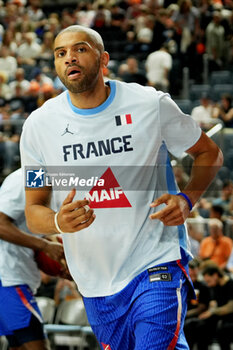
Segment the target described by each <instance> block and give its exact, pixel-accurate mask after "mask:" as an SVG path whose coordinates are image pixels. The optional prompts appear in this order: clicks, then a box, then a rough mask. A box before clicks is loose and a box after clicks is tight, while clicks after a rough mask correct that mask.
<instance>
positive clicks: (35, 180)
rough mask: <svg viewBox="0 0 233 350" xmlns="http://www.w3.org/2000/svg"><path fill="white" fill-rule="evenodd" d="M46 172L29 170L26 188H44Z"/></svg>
mask: <svg viewBox="0 0 233 350" xmlns="http://www.w3.org/2000/svg"><path fill="white" fill-rule="evenodd" d="M44 174H45V172H44V170H42V169H40V170H27V172H26V187H34V188H39V187H44V184H45V182H44Z"/></svg>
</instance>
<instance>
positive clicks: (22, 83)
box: [9, 68, 30, 97]
mask: <svg viewBox="0 0 233 350" xmlns="http://www.w3.org/2000/svg"><path fill="white" fill-rule="evenodd" d="M14 78H15V79H14V80H13V81H11V82H10V83H9V87H10V89H11V91H12V96H13V97H15V96H17V95H18V93H17V88H20V91H21V94H22V96H23V95H24V94H25V93H26V92H27V91H28V89H29V86H30V82H29V81H28V80H27V79H25V72H24V69H23V68H17V69H16V72H15V77H14Z"/></svg>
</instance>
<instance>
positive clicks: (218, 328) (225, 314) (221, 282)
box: [198, 265, 233, 350]
mask: <svg viewBox="0 0 233 350" xmlns="http://www.w3.org/2000/svg"><path fill="white" fill-rule="evenodd" d="M202 274H203V277H204V281H205V283H206V284H207V286H208V287H209V288H210V293H211V301H210V303H209V308H208V310H206V311H205V312H203V313H202V314H201V315H200V316H199V318H200V319H201V320H205V321H207V320H211V319H212V320H213V321H214V324H215V327H214V326H213V324H212V326H211V327H208V329H206V328H204V329H203V332H200V333H199V335H200V337H202V339H203V340H204V339H206V337H207V335H208V334H209V335H212V339H213V337H216V338H217V341H218V343H219V344H220V347H221V350H230V349H231V345H230V344H231V342H232V341H233V333H232V329H233V280H232V279H231V278H230V277H229V275H227V274H225V273H224V272H223V271H222V270H221V269H220V268H219V267H218V266H217V265H209V266H206V267H204V269H203V270H202ZM199 331H200V329H199ZM200 349H201V348H200ZM206 349H208V348H206ZM198 350H199V348H198Z"/></svg>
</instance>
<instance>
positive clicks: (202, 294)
mask: <svg viewBox="0 0 233 350" xmlns="http://www.w3.org/2000/svg"><path fill="white" fill-rule="evenodd" d="M189 275H190V277H191V280H192V282H193V286H194V289H195V293H196V298H197V299H195V300H193V299H191V300H189V301H188V308H187V314H186V319H185V324H184V333H185V337H186V339H187V342H188V344H189V347H190V350H193V349H194V347H195V344H196V342H197V339H198V333H199V327H200V326H201V321H200V320H199V318H198V316H199V315H200V314H201V313H202V312H204V311H206V310H207V309H208V306H209V302H210V292H209V288H208V287H207V286H206V285H205V283H204V282H203V281H202V280H200V275H201V273H200V261H199V260H198V259H197V258H195V259H193V260H191V261H190V262H189ZM198 349H199V348H198Z"/></svg>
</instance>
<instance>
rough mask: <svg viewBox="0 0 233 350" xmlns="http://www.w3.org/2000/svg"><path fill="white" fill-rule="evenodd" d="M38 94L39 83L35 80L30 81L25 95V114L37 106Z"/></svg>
mask: <svg viewBox="0 0 233 350" xmlns="http://www.w3.org/2000/svg"><path fill="white" fill-rule="evenodd" d="M39 94H40V85H39V83H38V82H37V81H31V83H30V87H29V90H28V91H27V94H26V96H25V99H24V101H25V112H26V113H27V114H29V113H31V112H32V111H34V110H35V109H36V108H38V98H39Z"/></svg>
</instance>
